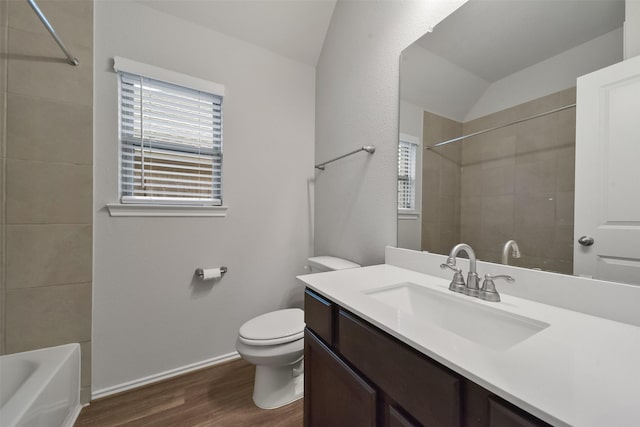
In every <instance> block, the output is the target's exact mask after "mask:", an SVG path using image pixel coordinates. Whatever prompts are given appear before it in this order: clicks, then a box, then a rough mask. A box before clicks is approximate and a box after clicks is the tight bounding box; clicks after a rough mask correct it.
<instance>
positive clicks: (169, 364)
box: [93, 1, 382, 394]
mask: <svg viewBox="0 0 640 427" xmlns="http://www.w3.org/2000/svg"><path fill="white" fill-rule="evenodd" d="M114 55H119V56H123V57H127V58H131V59H134V60H136V61H140V62H145V63H149V64H151V65H155V66H159V67H164V68H168V69H172V70H175V71H179V72H183V73H186V74H190V75H193V76H196V77H200V78H204V79H209V80H212V81H215V82H218V83H222V84H224V85H225V86H226V97H225V100H224V105H225V107H224V108H225V111H224V120H225V121H224V168H223V174H224V175H223V178H224V187H223V192H224V194H223V199H224V204H225V205H228V206H229V211H228V215H227V217H226V218H112V217H110V216H109V215H108V213H107V211H106V209H105V204H107V203H113V202H116V201H117V200H118V187H117V185H118V176H117V171H118V127H117V93H116V74H115V73H114V72H113V71H112V69H111V67H112V58H113V56H114ZM94 67H95V87H94V89H95V92H94V96H95V98H94V99H95V178H94V179H95V181H94V186H95V221H94V227H95V229H94V234H95V238H94V244H95V252H94V254H95V256H94V260H95V261H94V288H93V289H94V293H93V334H94V345H93V390H94V394H95V393H96V391H98V392H99V391H100V390H104V389H105V388H109V387H113V386H117V385H120V384H123V383H126V382H129V381H136V380H138V379H140V378H142V377H146V376H153V375H156V374H158V373H162V372H164V371H167V370H171V369H176V368H180V367H183V366H185V365H188V364H193V363H198V362H202V361H206V360H209V359H211V358H215V357H218V356H221V355H225V354H228V353H230V352H234V351H235V340H236V337H237V331H238V328H239V326H240V325H241V324H242V323H243V322H245V321H246V320H248V319H249V318H251V317H253V316H255V315H258V314H261V313H264V312H266V311H269V310H272V309H277V308H281V307H285V306H288V305H290V304H291V303H292V302H293V301H294V300H297V301H298V302H299V300H300V299H301V292H302V290H301V289H299V287H298V285H297V284H296V280H295V277H294V276H295V275H297V274H303V273H304V272H305V271H304V270H303V266H304V265H305V261H306V258H307V257H308V256H309V255H310V253H311V251H312V247H311V245H312V243H311V237H310V236H311V224H312V223H311V221H312V220H311V212H310V206H311V197H310V194H309V190H308V187H309V185H308V182H309V181H310V179H311V178H312V177H313V144H314V141H313V140H314V117H315V113H314V108H315V107H314V103H315V99H314V98H315V94H314V91H315V70H314V69H313V67H311V66H308V65H303V64H301V63H297V62H294V61H292V60H290V59H287V58H284V57H282V56H278V55H277V54H274V53H273V52H270V51H267V50H265V49H261V48H259V47H257V46H254V45H251V44H248V43H246V42H242V41H239V40H237V39H233V38H231V37H228V36H225V35H223V34H221V33H216V32H213V31H211V30H208V29H205V28H204V27H198V26H195V25H193V24H190V23H188V22H186V21H182V20H180V19H177V18H174V17H171V16H169V15H166V14H163V13H161V12H158V11H156V10H153V9H150V8H148V7H146V6H144V5H141V4H139V3H135V2H119V1H118V2H110V1H98V2H95V63H94ZM378 249H382V245H378ZM220 265H226V266H228V267H229V273H228V274H227V275H226V276H225V277H224V278H223V279H222V281H221V282H219V283H216V284H213V285H212V284H211V283H208V282H207V283H206V284H203V283H201V282H198V281H197V280H194V278H193V274H194V270H195V269H196V268H197V267H216V266H220Z"/></svg>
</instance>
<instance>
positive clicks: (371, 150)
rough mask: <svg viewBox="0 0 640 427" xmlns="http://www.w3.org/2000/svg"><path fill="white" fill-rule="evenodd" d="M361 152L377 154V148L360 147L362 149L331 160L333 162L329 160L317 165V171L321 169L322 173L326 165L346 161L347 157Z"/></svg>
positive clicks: (371, 146) (372, 146)
mask: <svg viewBox="0 0 640 427" xmlns="http://www.w3.org/2000/svg"><path fill="white" fill-rule="evenodd" d="M361 151H366V152H367V153H369V154H373V153H375V152H376V147H375V146H374V145H365V146H364V147H360V148H358V149H357V150H353V151H349V152H348V153H347V154H343V155H342V156H338V157H336V158H335V159H331V160H327V161H326V162H323V163H319V164H317V165H316V169H320V170H321V171H323V170H324V167H325V166H326V165H328V164H329V163H333V162H335V161H336V160H340V159H344V158H345V157H347V156H350V155H352V154H356V153H359V152H361Z"/></svg>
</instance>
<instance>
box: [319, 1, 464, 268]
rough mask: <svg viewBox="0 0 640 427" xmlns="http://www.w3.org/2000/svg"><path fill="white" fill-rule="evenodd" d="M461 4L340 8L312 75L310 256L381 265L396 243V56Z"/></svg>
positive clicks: (345, 5)
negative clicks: (370, 151)
mask: <svg viewBox="0 0 640 427" xmlns="http://www.w3.org/2000/svg"><path fill="white" fill-rule="evenodd" d="M463 3H464V1H462V0H461V1H366V2H365V1H339V2H338V4H337V5H336V8H335V10H334V13H333V18H332V20H331V25H330V26H329V31H328V33H327V38H326V39H325V44H324V47H323V50H322V54H321V55H320V60H319V62H318V66H317V69H316V73H317V74H316V146H315V147H316V149H315V159H316V162H322V161H324V160H327V159H330V158H332V157H334V156H338V155H341V154H344V153H345V152H347V151H350V150H352V149H354V148H357V147H359V146H362V145H367V144H373V145H375V146H376V147H377V151H376V153H375V154H374V155H372V156H371V155H367V154H364V153H361V154H358V155H356V156H352V157H349V158H347V159H344V160H341V161H338V162H336V163H334V164H331V165H329V166H327V168H326V170H325V171H323V172H316V178H315V190H316V193H315V194H316V201H315V204H316V209H315V214H316V215H315V253H316V255H322V254H331V255H335V256H340V257H344V258H348V259H352V260H354V261H356V262H359V263H362V264H376V263H381V262H384V246H385V245H395V244H396V239H397V232H396V215H397V183H396V179H397V176H396V174H397V144H398V102H399V101H398V89H399V88H398V80H399V63H400V61H399V57H400V53H401V52H402V50H403V49H404V48H406V47H407V46H409V44H411V43H412V42H414V41H415V40H416V39H418V38H419V37H420V36H422V35H423V34H424V33H425V32H426V31H427V29H428V28H429V27H431V26H434V25H435V24H436V23H438V22H439V21H441V20H442V19H443V18H444V17H445V16H447V15H448V14H450V13H451V12H452V11H453V10H455V9H456V8H457V7H459V6H460V5H461V4H463Z"/></svg>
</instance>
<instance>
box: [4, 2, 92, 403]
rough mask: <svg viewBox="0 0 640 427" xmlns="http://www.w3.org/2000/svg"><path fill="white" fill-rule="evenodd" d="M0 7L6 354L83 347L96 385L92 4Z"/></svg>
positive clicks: (85, 373) (85, 380)
mask: <svg viewBox="0 0 640 427" xmlns="http://www.w3.org/2000/svg"><path fill="white" fill-rule="evenodd" d="M39 6H40V8H41V9H42V11H43V12H44V14H45V15H46V16H47V18H48V19H49V21H50V22H51V24H52V25H53V26H54V28H55V29H56V31H57V33H58V35H59V36H60V38H61V39H62V40H63V41H64V43H65V44H66V45H67V47H68V48H69V50H70V51H71V52H72V53H73V54H74V55H75V56H77V57H78V59H79V60H80V65H79V66H78V67H73V66H70V65H68V64H67V63H66V59H65V57H64V55H63V54H62V52H61V51H60V49H59V48H58V46H57V45H56V43H55V42H54V40H53V39H52V38H51V36H50V35H49V34H48V33H47V31H46V29H45V28H44V26H43V25H42V23H41V22H40V21H39V19H38V18H37V16H36V15H35V14H34V12H33V11H32V10H31V8H30V7H29V5H28V4H27V3H26V2H25V1H12V0H0V31H1V38H2V40H1V43H0V48H2V55H1V56H0V61H1V62H0V70H1V71H0V77H1V78H2V83H1V84H0V89H2V101H1V104H2V108H1V109H0V113H1V114H2V123H3V126H2V131H3V132H2V147H1V148H2V151H1V153H2V158H1V160H2V170H0V172H1V173H2V180H1V181H2V182H1V185H0V193H1V194H0V196H1V197H0V199H2V200H3V204H2V206H1V208H2V215H1V217H2V224H1V225H2V233H1V237H2V246H1V248H2V257H1V261H2V264H1V265H0V270H1V271H2V273H1V275H2V276H1V277H0V278H1V279H2V288H1V289H0V291H1V292H2V295H1V296H2V298H1V299H2V305H3V307H2V316H1V317H2V329H1V330H0V332H1V334H0V335H1V336H0V338H1V340H0V341H1V342H2V344H1V347H0V348H1V350H2V353H4V354H8V353H15V352H20V351H27V350H33V349H37V348H42V347H49V346H55V345H59V344H64V343H69V342H78V343H80V345H81V349H82V379H81V387H82V399H83V401H87V400H88V398H89V394H90V386H91V375H90V367H91V282H92V245H93V243H92V218H93V210H92V198H93V178H92V177H93V2H92V0H75V1H55V2H51V1H41V2H39Z"/></svg>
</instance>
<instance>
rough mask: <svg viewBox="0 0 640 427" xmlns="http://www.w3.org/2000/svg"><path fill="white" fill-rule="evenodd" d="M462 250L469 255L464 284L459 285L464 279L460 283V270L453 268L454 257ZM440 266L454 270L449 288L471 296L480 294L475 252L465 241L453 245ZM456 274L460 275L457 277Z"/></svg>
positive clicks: (454, 263)
mask: <svg viewBox="0 0 640 427" xmlns="http://www.w3.org/2000/svg"><path fill="white" fill-rule="evenodd" d="M462 251H464V252H466V253H467V255H468V256H469V274H468V275H467V284H466V286H460V285H461V284H462V285H464V280H462V283H460V280H459V279H460V278H461V276H462V270H461V269H456V268H454V267H455V265H456V257H457V256H458V254H459V253H460V252H462ZM440 267H441V268H450V269H452V270H454V271H456V276H454V279H453V280H452V281H451V284H450V285H449V289H451V290H452V291H454V292H461V293H463V294H465V295H469V296H472V297H477V296H480V288H479V287H478V282H479V280H478V272H477V271H476V254H475V252H473V249H472V248H471V246H469V245H467V244H466V243H458V244H457V245H455V246H454V247H453V249H451V252H450V253H449V258H447V263H446V264H442V265H440ZM458 275H459V276H460V277H458Z"/></svg>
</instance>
